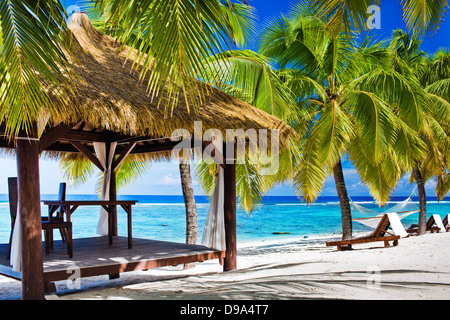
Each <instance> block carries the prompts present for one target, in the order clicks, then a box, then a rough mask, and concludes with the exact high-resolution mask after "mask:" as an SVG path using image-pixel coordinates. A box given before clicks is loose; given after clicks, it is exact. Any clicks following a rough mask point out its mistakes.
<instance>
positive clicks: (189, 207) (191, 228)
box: [180, 163, 197, 269]
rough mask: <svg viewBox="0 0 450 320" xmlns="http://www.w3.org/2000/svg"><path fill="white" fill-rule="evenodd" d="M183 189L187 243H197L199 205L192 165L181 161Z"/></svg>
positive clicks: (186, 266) (187, 265)
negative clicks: (193, 181) (194, 186)
mask: <svg viewBox="0 0 450 320" xmlns="http://www.w3.org/2000/svg"><path fill="white" fill-rule="evenodd" d="M180 177H181V189H182V190H183V198H184V203H185V206H186V243H187V244H196V243H197V207H196V204H195V197H194V189H193V188H192V178H191V166H190V164H189V163H180ZM194 266H195V263H188V264H185V265H184V269H189V268H192V267H194Z"/></svg>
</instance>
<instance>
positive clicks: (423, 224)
mask: <svg viewBox="0 0 450 320" xmlns="http://www.w3.org/2000/svg"><path fill="white" fill-rule="evenodd" d="M413 174H414V179H415V180H416V183H417V193H418V194H419V210H420V211H419V225H418V229H417V235H418V236H419V235H422V234H425V233H426V228H427V195H426V193H425V185H424V182H423V178H422V174H421V173H420V170H419V169H418V168H414V169H413Z"/></svg>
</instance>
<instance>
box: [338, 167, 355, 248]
mask: <svg viewBox="0 0 450 320" xmlns="http://www.w3.org/2000/svg"><path fill="white" fill-rule="evenodd" d="M333 174H334V183H335V185H336V191H337V194H338V196H339V204H340V206H341V219H342V240H349V239H351V238H352V212H351V210H350V201H349V198H348V194H347V188H346V187H345V181H344V174H343V171H342V164H341V161H340V160H339V162H338V163H337V164H336V165H335V166H334V168H333Z"/></svg>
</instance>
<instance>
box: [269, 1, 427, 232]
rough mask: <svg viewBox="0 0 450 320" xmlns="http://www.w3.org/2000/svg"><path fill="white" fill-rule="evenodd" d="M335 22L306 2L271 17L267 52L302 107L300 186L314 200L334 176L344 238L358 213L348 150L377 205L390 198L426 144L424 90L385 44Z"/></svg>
mask: <svg viewBox="0 0 450 320" xmlns="http://www.w3.org/2000/svg"><path fill="white" fill-rule="evenodd" d="M327 22H328V21H323V20H321V19H319V18H318V17H317V14H316V12H315V11H314V9H311V7H310V6H308V4H307V3H305V2H300V3H298V4H297V5H296V6H295V7H294V8H293V9H292V11H291V12H290V14H289V15H288V16H287V17H285V16H282V17H279V18H275V19H273V20H272V21H270V23H269V24H268V26H267V27H266V29H265V30H264V32H263V35H262V37H261V47H260V50H261V53H262V54H265V55H267V56H269V57H272V58H273V59H275V60H276V61H277V62H278V66H279V68H280V70H281V72H282V73H284V74H285V78H286V81H287V82H288V83H289V86H290V87H291V90H292V92H294V93H295V95H296V99H297V101H298V105H299V107H298V109H297V110H298V111H299V112H301V114H300V119H302V121H300V122H298V123H296V125H295V127H296V129H297V133H298V134H299V135H300V137H301V138H302V139H301V142H300V146H299V148H300V152H301V154H300V158H299V159H298V161H297V168H296V169H295V174H294V177H293V181H294V186H295V188H296V191H297V193H298V194H299V195H300V194H301V195H302V196H303V197H304V199H305V200H306V201H307V202H312V201H314V200H315V199H316V198H317V197H318V195H319V194H320V192H321V189H322V187H323V183H324V181H325V179H326V177H327V176H328V175H329V174H331V173H333V176H334V178H335V184H336V190H337V192H338V196H339V200H340V204H341V217H342V223H343V239H348V238H350V237H351V234H352V229H351V211H350V204H349V198H348V195H347V191H346V187H345V181H344V175H343V170H342V165H341V158H342V157H343V156H345V155H346V154H348V155H349V159H350V160H351V161H352V163H353V164H354V166H355V168H356V169H357V171H358V173H359V175H360V177H361V179H362V181H363V182H364V183H365V184H366V185H367V186H368V188H369V190H370V192H371V194H372V195H373V196H374V198H375V199H376V200H377V202H379V203H383V202H385V201H386V200H387V199H388V198H389V195H390V193H391V191H392V190H393V188H394V187H395V185H396V183H397V181H398V179H399V178H400V177H401V172H402V171H401V170H402V169H401V168H402V167H403V168H404V167H408V166H409V165H410V163H411V161H410V159H411V158H414V159H417V158H418V157H419V156H420V155H421V151H422V147H423V146H422V144H421V143H420V140H419V139H418V138H417V135H416V133H415V131H414V130H413V129H414V128H419V127H420V126H421V121H420V119H421V118H420V116H421V115H422V110H421V106H422V105H421V104H420V103H419V102H420V101H422V97H421V95H422V93H421V92H420V90H419V89H420V88H417V86H415V85H414V84H412V83H410V82H409V79H407V78H406V77H404V76H402V75H401V74H399V73H398V72H396V71H395V70H392V69H391V68H390V66H388V65H387V63H386V55H387V53H386V48H385V47H383V46H382V44H381V43H372V42H371V40H370V39H369V38H366V39H364V40H363V41H362V42H361V43H360V44H359V45H357V44H356V43H355V40H354V38H352V37H348V36H346V35H345V34H344V33H340V34H339V35H336V34H334V33H333V32H331V31H329V30H328V29H327ZM369 71H370V72H369ZM413 87H414V90H412V89H413ZM380 91H382V92H380ZM394 104H395V105H396V106H397V109H398V113H399V114H400V116H398V115H397V114H395V113H394V112H393V108H391V106H392V105H394ZM405 119H407V120H408V122H406V121H405ZM406 146H408V147H406ZM405 149H407V151H405ZM405 152H407V153H408V157H406V155H405Z"/></svg>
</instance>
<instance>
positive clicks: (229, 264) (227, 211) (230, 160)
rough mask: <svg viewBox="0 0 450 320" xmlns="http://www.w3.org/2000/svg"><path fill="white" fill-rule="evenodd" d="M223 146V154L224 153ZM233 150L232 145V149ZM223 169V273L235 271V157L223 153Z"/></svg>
mask: <svg viewBox="0 0 450 320" xmlns="http://www.w3.org/2000/svg"><path fill="white" fill-rule="evenodd" d="M225 146H226V145H224V149H223V150H224V152H226V147H225ZM232 148H233V149H234V143H233V147H232ZM225 159H226V163H225V167H224V171H223V172H224V191H225V192H224V215H225V243H226V250H225V259H224V264H223V271H231V270H236V268H237V246H236V161H235V156H234V155H233V157H230V155H229V154H226V153H225Z"/></svg>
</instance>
